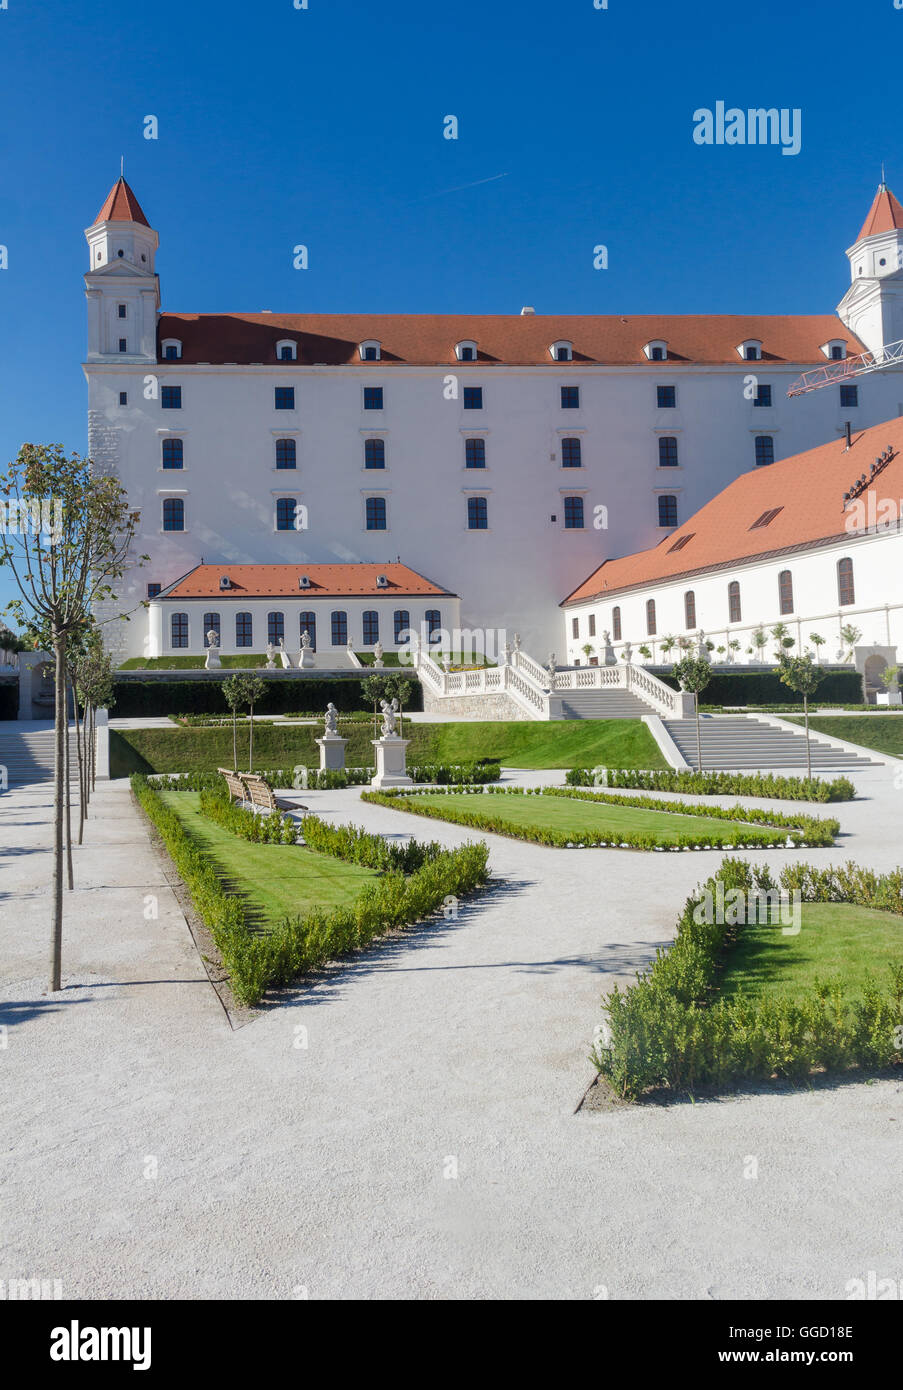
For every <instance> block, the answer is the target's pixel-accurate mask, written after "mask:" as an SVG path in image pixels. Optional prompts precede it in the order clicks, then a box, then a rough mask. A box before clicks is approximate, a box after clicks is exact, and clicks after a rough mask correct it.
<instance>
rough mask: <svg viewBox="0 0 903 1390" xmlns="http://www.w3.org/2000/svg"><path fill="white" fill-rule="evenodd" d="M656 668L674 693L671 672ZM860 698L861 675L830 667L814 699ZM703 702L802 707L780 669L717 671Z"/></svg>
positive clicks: (800, 699) (800, 701) (673, 680)
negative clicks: (784, 683)
mask: <svg viewBox="0 0 903 1390" xmlns="http://www.w3.org/2000/svg"><path fill="white" fill-rule="evenodd" d="M654 669H655V674H656V675H657V676H658V678H659V680H663V681H664V682H665V684H666V685H670V686H671V687H672V689H674V690H676V689H677V688H678V683H677V681H676V680H675V679H674V677H673V676H672V675H671V673H670V671H668V670H667V669H665V670H660V669H659V668H658V667H656V668H654ZM861 699H862V676H861V675H860V673H859V672H858V671H856V670H854V669H852V668H850V667H844V668H840V667H834V668H828V669H827V670H826V672H825V675H824V676H823V677H822V679H821V682H820V684H819V687H818V692H817V694H816V696H815V700H816V701H817V702H818V703H819V704H821V703H822V701H825V702H826V703H835V704H844V703H845V702H846V701H847V700H855V701H857V702H858V701H860V700H861ZM703 700H704V701H705V703H706V704H711V705H768V704H777V705H793V704H795V705H796V706H797V708H798V709H802V707H803V697H802V695H796V696H794V692H793V691H792V690H789V689H788V687H787V686H786V685H783V684H782V683H781V677H780V675H779V673H778V671H777V668H775V669H774V670H772V671H742V670H741V671H716V670H715V671H713V672H712V679H711V680H710V681H709V683H708V685H707V686H706V688H705V690H704V691H703V692H702V694H701V697H700V704H701V703H702V701H703Z"/></svg>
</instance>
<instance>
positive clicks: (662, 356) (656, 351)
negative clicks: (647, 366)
mask: <svg viewBox="0 0 903 1390" xmlns="http://www.w3.org/2000/svg"><path fill="white" fill-rule="evenodd" d="M643 352H644V353H645V355H646V358H647V360H648V361H649V362H667V360H668V344H667V343H666V342H665V340H664V338H653V339H652V341H651V342H648V343H646V344H645V345H644V347H643Z"/></svg>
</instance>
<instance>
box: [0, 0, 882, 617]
mask: <svg viewBox="0 0 903 1390" xmlns="http://www.w3.org/2000/svg"><path fill="white" fill-rule="evenodd" d="M7 6H8V8H6V9H0V131H2V137H0V244H2V245H5V246H7V248H8V260H9V265H8V269H6V270H0V464H4V463H5V462H6V460H7V459H9V458H10V457H12V456H13V455H14V454H15V451H16V449H17V448H18V447H19V445H20V444H21V443H22V441H23V440H26V439H29V440H34V441H39V442H42V441H44V442H46V441H62V442H63V443H64V444H65V445H66V446H67V448H71V449H78V450H80V451H81V450H84V449H85V448H86V445H87V440H86V411H85V401H86V392H85V383H84V378H83V375H82V372H81V367H80V363H81V361H82V358H83V355H84V338H85V310H84V299H83V284H82V279H81V277H82V275H83V273H84V271H85V270H86V268H87V249H86V245H85V241H84V237H83V230H84V228H85V227H86V226H88V225H89V224H90V223H91V222H92V221H93V220H94V217H95V215H96V213H97V210H98V208H99V207H100V205H101V203H102V201H103V199H104V197H105V196H106V194H107V192H108V190H109V188H110V186H111V185H112V183H113V182H114V180H115V178H116V176H117V174H118V172H119V159H120V155H123V156H124V157H125V172H126V177H127V178H128V180H129V182H130V183H131V185H132V187H133V188H134V190H135V192H136V194H137V195H138V197H139V199H140V201H141V203H142V206H143V208H144V211H145V213H146V215H147V217H148V219H149V221H150V222H151V224H152V225H153V226H154V227H155V228H156V229H157V231H158V232H159V234H160V242H161V245H160V252H159V255H158V262H157V265H158V270H159V272H160V275H161V282H162V294H163V307H164V308H167V309H170V310H174V311H178V310H185V311H215V310H218V311H223V310H240V309H244V310H252V311H257V310H260V309H272V310H274V311H279V310H282V311H286V312H296V313H297V312H303V311H304V310H305V309H309V310H311V311H315V312H366V311H368V310H372V311H374V312H391V311H397V312H402V311H406V312H410V313H424V312H440V313H441V312H448V313H451V312H456V313H461V312H468V311H473V312H475V313H477V312H479V313H512V312H513V313H516V312H518V311H519V309H520V307H521V305H523V304H532V305H534V306H535V308H536V310H537V312H538V313H615V312H632V313H655V312H663V313H664V312H669V313H692V312H709V313H744V312H750V313H753V312H755V313H822V312H830V311H831V310H832V309H833V308H834V307H835V305H836V304H837V302H838V301H839V299H840V297H841V295H842V294H843V291H844V289H845V287H846V284H847V283H848V272H847V267H846V261H845V258H844V256H843V252H844V250H845V248H846V247H847V246H848V245H849V244H850V242H851V241H852V240H853V239H854V237H855V235H856V233H857V232H858V230H859V227H860V225H861V222H862V220H863V218H864V216H865V213H866V211H867V209H868V206H869V203H870V201H871V198H872V196H873V194H874V191H875V187H876V185H877V183H878V179H879V176H880V164H881V160H882V159H884V160H886V161H887V179H888V183H889V185H890V187H891V188H895V189H896V190H897V192H898V194H899V195H900V196H901V197H903V155H899V156H897V157H896V159H895V150H896V148H897V146H898V145H899V136H900V130H899V124H900V118H899V117H898V116H897V117H895V116H894V109H895V108H894V103H893V102H892V101H889V100H886V99H883V98H882V97H881V82H882V74H885V73H886V72H887V71H889V70H892V64H891V69H889V68H888V62H887V60H888V57H889V56H892V55H895V54H898V53H899V52H900V51H901V48H903V10H898V9H896V8H895V5H894V0H864V3H862V4H860V5H859V6H858V7H856V8H855V9H853V10H851V8H850V6H849V4H841V3H840V2H839V0H825V2H824V3H820V4H818V5H815V4H812V3H807V4H803V5H791V4H788V3H787V0H783V2H781V0H758V3H757V4H756V5H755V6H749V5H730V6H728V5H725V4H724V3H723V0H696V3H693V4H687V3H682V4H678V3H665V2H664V0H649V2H648V3H644V2H643V0H609V8H608V9H607V10H596V9H595V8H594V5H593V0H554V2H553V0H549V2H548V3H541V0H455V3H454V4H451V3H442V2H441V0H308V6H309V8H308V9H307V10H296V9H294V4H293V0H257V3H254V4H250V3H239V2H238V0H225V3H214V2H213V0H190V3H186V0H154V3H153V4H146V5H143V6H135V5H124V4H122V3H121V0H120V2H119V3H116V4H114V3H111V2H110V0H91V3H89V2H88V0H69V3H66V2H65V0H7ZM861 74H866V75H868V74H871V75H872V76H871V77H870V78H869V80H868V82H867V83H866V84H865V85H861V84H860V83H859V82H858V81H857V77H858V76H859V75H861ZM718 100H724V101H725V102H726V103H727V104H728V105H729V106H730V105H735V106H738V107H741V108H746V107H751V106H752V107H758V106H776V107H779V108H781V107H788V108H800V110H801V111H802V149H801V152H800V153H799V154H798V155H796V156H784V155H782V154H781V151H780V149H779V148H777V147H772V146H768V147H761V146H721V147H718V146H713V147H703V146H699V145H697V144H695V143H694V141H693V119H692V118H693V112H694V111H695V110H696V109H697V108H700V107H709V108H714V106H715V103H716V101H718ZM449 114H453V115H455V116H456V117H457V118H458V123H459V135H458V139H457V140H456V141H451V140H446V139H444V138H443V118H444V117H445V116H447V115H449ZM147 115H155V116H156V117H157V118H158V121H159V138H158V139H157V140H154V141H151V140H145V139H144V138H143V130H144V118H145V116H147ZM500 175H503V176H504V177H499V176H500ZM452 190H453V191H452ZM299 242H303V243H305V244H306V245H307V246H308V247H309V249H310V268H309V269H308V270H306V271H297V270H294V269H293V268H292V258H291V251H292V247H293V246H294V245H295V244H296V243H299ZM599 243H601V244H604V245H605V246H607V247H608V255H609V268H608V269H607V270H604V271H599V270H594V268H593V264H592V251H593V247H594V246H595V245H597V244H599ZM9 596H10V588H9V585H7V584H5V583H4V580H3V577H2V575H0V607H2V606H3V605H4V604H5V602H6V600H7V599H8V597H9Z"/></svg>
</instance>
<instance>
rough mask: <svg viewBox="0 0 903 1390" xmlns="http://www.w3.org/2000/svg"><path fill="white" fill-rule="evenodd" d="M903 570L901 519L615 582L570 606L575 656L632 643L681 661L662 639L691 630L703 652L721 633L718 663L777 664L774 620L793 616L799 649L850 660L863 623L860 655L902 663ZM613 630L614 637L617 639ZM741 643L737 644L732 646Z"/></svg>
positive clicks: (615, 655) (862, 664)
mask: <svg viewBox="0 0 903 1390" xmlns="http://www.w3.org/2000/svg"><path fill="white" fill-rule="evenodd" d="M843 559H849V560H851V561H852V582H853V601H852V602H851V603H844V604H841V602H840V598H841V587H840V583H839V576H838V562H839V561H840V560H843ZM901 573H903V533H901V532H900V531H899V530H898V529H896V528H894V529H893V530H889V531H884V532H879V533H877V534H870V535H850V536H846V537H844V538H843V540H838V541H834V542H831V543H829V544H826V545H823V546H817V547H813V548H810V549H801V550H799V551H796V552H795V553H792V554H782V555H775V556H771V557H768V558H764V557H763V558H759V559H756V560H749V561H742V562H738V564H737V565H736V566H732V567H731V568H727V567H725V566H719V567H718V568H717V569H713V570H708V571H703V572H701V573H697V574H687V575H684V576H683V577H677V578H673V579H667V580H662V581H659V582H656V583H650V584H649V585H648V586H642V587H640V586H638V587H636V588H632V589H629V590H624V591H620V592H619V591H617V590H614V591H613V592H612V593H611V594H609V595H606V596H605V597H604V599H603V600H601V601H600V600H599V599H596V600H594V601H587V602H581V603H579V604H574V605H573V606H569V607H567V608H565V609H564V610H563V614H564V643H565V647H566V650H567V653H568V661H569V663H571V664H577V663H579V664H581V665H584V666H585V665H586V664H587V661H588V659H589V660H591V661H595V660H598V661H599V662H600V663H601V662H604V661H605V660H606V654H607V659H608V660H609V661H611V660H614V659H617V660H620V659H621V658H622V654H623V652H624V649H625V647H626V646H627V645H629V647H630V650H631V659H632V660H633V661H636V662H643V663H644V664H646V665H656V664H661V663H665V662H671V661H676V660H678V659H679V658H680V656H681V655H682V652H681V651H680V650H678V648H677V647H676V646H674V647H672V648H671V649H670V650H669V651H663V649H662V642H663V640H665V639H667V638H668V637H670V638H672V639H674V638H678V639H679V638H681V637H684V638H687V639H689V640H690V641H691V642H692V652H693V654H694V655H695V653H696V651H697V649H698V646H699V641H700V639H702V640H704V641H709V642H713V643H714V644H715V650H713V651H710V652H709V656H710V658H711V660H712V661H713V662H715V663H716V664H720V663H723V662H726V661H735V662H736V663H737V664H738V665H745V664H750V663H758V662H762V661H766V662H768V663H770V664H773V657H774V653H775V650H776V647H777V643H776V641H775V640H774V638H773V637H772V636H771V629H772V628H773V627H775V626H776V625H777V624H778V623H783V624H785V626H786V628H787V635H788V636H789V637H792V638H794V640H795V645H794V647H793V648H792V649H791V650H792V651H793V652H794V653H803V652H805V651H806V650H807V649H808V650H810V651H811V652H812V653H813V655H818V656H819V659H820V660H822V661H824V662H838V661H846V660H847V659H848V658H849V653H850V649H851V644H850V643H849V642H847V641H846V640H845V639H844V637H843V635H842V629H843V628H845V627H852V628H855V629H858V630H859V634H860V635H859V637H858V638H857V639H856V640H855V642H854V643H853V644H852V647H853V658H852V660H853V662H854V663H855V665H856V666H857V667H858V669H860V670H865V669H866V662H867V661H868V659H869V657H870V656H873V655H874V656H876V657H877V658H878V661H879V665H880V669H883V668H884V666H885V665H895V664H897V656H896V653H897V651H898V650H899V651H900V652H903V590H901V586H900V584H899V583H897V582H896V576H898V575H900V574H901ZM787 575H789V576H790V584H789V587H788V583H787V579H786V576H787ZM782 576H784V579H783V584H782ZM732 583H736V584H738V585H739V604H740V619H739V621H734V622H731V621H729V616H730V611H731V610H730V602H731V599H730V594H729V585H731V584H732ZM782 590H783V594H784V604H783V611H782ZM688 593H689V594H692V595H693V607H694V613H693V616H694V622H693V623H692V624H691V625H689V626H688V625H687V623H686V598H687V594H688ZM791 596H792V607H791V608H790V609H789V611H788V609H787V598H788V597H791ZM650 601H651V602H653V603H654V604H655V618H654V624H655V629H656V631H655V633H654V634H650V632H649V631H648V626H649V623H648V611H647V605H648V604H649V602H650ZM735 602H736V596H735ZM615 610H617V615H619V617H620V632H621V637H620V640H614V633H615V632H616V631H617V628H618V616H617V615H616V612H615ZM735 611H736V610H735ZM575 623H576V634H575V627H574V625H575ZM757 629H764V630H765V632H766V634H767V635H768V640H767V644H766V645H765V646H764V647H763V648H762V649H761V650H760V649H759V648H758V647H757V646H756V644H755V642H754V639H753V634H754V633H755V632H756V631H757ZM593 633H594V634H595V635H592V634H593ZM606 633H607V634H608V636H609V638H610V639H611V640H610V642H609V643H608V644H607V645H606V642H605V634H606ZM812 633H817V634H818V635H819V636H820V637H822V638H824V644H823V645H821V646H819V645H818V644H814V643H813V642H812V640H811V634H812ZM732 642H734V643H736V644H737V646H736V648H732V647H731V646H730V644H731V643H732ZM587 643H589V644H590V645H591V646H592V647H593V649H594V652H593V655H592V656H591V657H588V654H587V653H586V652H585V651H584V650H583V647H584V645H585V644H587ZM643 646H645V647H647V648H648V649H649V653H650V655H649V656H648V657H644V656H643V655H642V654H641V652H640V650H639V649H640V648H641V647H643ZM719 648H724V651H719V650H718V649H719ZM874 674H875V672H874V670H873V668H870V669H869V670H868V671H867V676H868V677H869V678H871V677H872V676H873V675H874Z"/></svg>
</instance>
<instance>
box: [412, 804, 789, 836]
mask: <svg viewBox="0 0 903 1390" xmlns="http://www.w3.org/2000/svg"><path fill="white" fill-rule="evenodd" d="M422 804H426V805H428V806H432V807H434V808H435V809H436V811H437V814H438V815H440V816H441V815H442V811H443V809H448V810H456V811H474V810H480V811H486V812H487V813H488V814H491V815H492V816H495V817H497V818H498V819H499V820H500V821H504V822H506V823H507V824H508V825H510V826H511V829H512V833H513V834H515V835H516V834H517V831H518V828H519V827H520V826H524V825H529V826H535V827H539V828H540V829H544V830H559V831H563V832H564V833H565V834H567V835H572V836H573V837H574V839H575V840H579V839H580V838H581V834H582V833H583V832H584V831H587V830H592V831H596V832H597V833H598V832H602V833H606V834H608V835H610V836H611V838H612V839H617V838H618V836H619V834H626V833H630V834H637V835H646V834H648V835H655V836H656V838H657V839H658V840H659V841H660V842H661V843H662V844H674V843H676V841H677V838H678V836H680V835H692V836H693V837H694V838H695V839H696V840H698V841H700V842H702V843H705V842H707V840H708V838H709V836H710V835H712V834H714V833H716V832H718V831H720V832H721V833H722V834H725V835H730V834H732V833H733V832H734V831H735V830H736V829H737V826H738V822H737V821H728V820H720V819H716V818H715V817H714V816H711V817H710V816H704V817H703V816H681V815H676V814H674V813H672V812H668V811H647V810H645V809H644V808H642V807H639V808H636V809H635V808H634V807H632V806H606V805H600V804H598V803H593V802H589V801H571V800H570V799H569V798H565V797H555V796H524V797H520V796H493V797H473V796H465V795H461V796H456V795H454V794H451V795H449V796H429V795H418V796H417V798H416V801H415V805H418V806H419V805H422ZM744 828H749V829H751V830H755V829H758V827H754V826H750V827H745V826H744ZM774 838H775V832H774V831H773V830H766V829H763V830H762V839H763V841H766V840H767V841H771V840H773V839H774Z"/></svg>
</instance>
